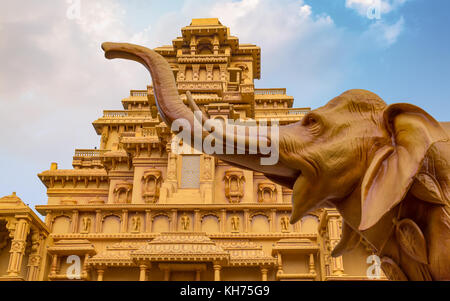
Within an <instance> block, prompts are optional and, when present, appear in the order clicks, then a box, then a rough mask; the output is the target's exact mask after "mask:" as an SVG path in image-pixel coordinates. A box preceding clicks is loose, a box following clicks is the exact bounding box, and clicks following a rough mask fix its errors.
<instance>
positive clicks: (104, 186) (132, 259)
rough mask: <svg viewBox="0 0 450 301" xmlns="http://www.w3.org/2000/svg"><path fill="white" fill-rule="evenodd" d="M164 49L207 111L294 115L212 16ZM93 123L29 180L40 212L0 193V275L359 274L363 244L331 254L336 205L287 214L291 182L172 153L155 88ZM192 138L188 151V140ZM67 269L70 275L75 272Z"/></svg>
mask: <svg viewBox="0 0 450 301" xmlns="http://www.w3.org/2000/svg"><path fill="white" fill-rule="evenodd" d="M155 50H156V51H157V52H158V53H159V54H161V55H162V56H163V57H165V58H166V59H167V61H168V62H169V64H170V66H171V67H172V70H173V73H174V76H175V78H176V81H177V85H178V90H179V93H180V97H181V98H182V99H183V100H186V95H185V92H186V91H190V92H191V93H192V96H193V98H194V100H195V102H196V103H197V104H198V105H199V107H200V108H201V109H202V110H204V111H205V112H207V113H208V114H209V116H211V118H219V119H223V120H227V119H235V120H236V119H244V120H245V119H254V120H256V121H258V120H262V119H268V120H270V119H277V120H279V123H280V124H288V123H292V122H297V121H299V120H301V119H302V117H303V116H304V115H305V114H306V113H307V112H308V111H309V110H310V109H309V108H293V103H294V99H293V97H292V96H289V95H287V94H286V89H284V88H279V89H278V88H277V89H258V88H255V86H254V80H255V79H259V78H260V75H261V74H260V73H261V60H260V55H261V49H260V48H259V47H257V46H255V45H250V44H240V43H239V40H238V38H237V37H234V36H232V35H230V31H229V28H227V27H226V26H223V25H222V24H221V23H220V22H219V20H217V19H193V20H192V23H191V24H190V25H189V26H186V27H184V28H182V29H181V37H178V38H176V39H174V40H173V41H172V45H170V46H162V47H158V48H156V49H155ZM122 104H123V107H124V110H120V111H111V110H106V111H104V112H103V116H101V117H100V118H99V119H97V120H96V121H94V122H93V126H94V129H95V131H96V133H97V134H98V135H99V136H100V143H99V147H98V149H77V150H75V155H74V157H73V169H69V170H63V169H58V166H57V164H56V163H51V165H50V169H49V170H46V171H43V172H42V173H40V174H39V175H38V176H39V178H40V180H41V181H42V183H43V184H44V185H45V186H46V187H47V195H48V203H47V204H46V205H39V206H36V209H37V211H38V212H39V213H41V214H42V215H43V216H45V223H44V222H42V221H41V220H40V219H39V217H37V215H35V214H34V213H33V212H32V210H30V209H29V208H28V207H27V206H26V205H24V204H23V202H22V201H21V200H20V199H19V198H18V197H17V196H16V195H15V194H13V195H11V196H8V197H4V198H2V199H0V276H1V275H3V278H2V279H8V280H10V279H23V280H73V279H79V280H98V281H102V280H105V281H106V280H263V281H264V280H355V279H359V280H365V279H369V278H368V277H367V275H366V274H367V273H366V271H367V269H368V268H369V266H370V264H369V263H368V262H367V258H368V256H369V255H371V251H370V250H369V249H368V248H367V247H366V245H365V244H364V243H361V244H360V245H359V246H358V247H357V248H356V249H354V250H353V251H352V252H350V253H348V254H345V255H344V256H342V257H338V258H333V257H331V255H330V253H331V250H332V249H333V247H334V246H335V245H336V244H337V242H338V241H339V239H340V236H341V226H342V220H341V217H340V216H339V214H338V212H337V211H336V210H335V209H333V208H329V209H320V210H317V211H314V212H310V213H309V214H308V215H306V216H305V217H303V218H302V219H301V221H299V222H298V223H296V224H294V225H291V224H289V216H290V213H291V195H292V191H291V190H290V189H287V188H285V187H282V186H280V185H278V184H275V183H273V182H271V181H269V180H268V179H267V178H266V177H264V176H263V175H262V174H260V173H257V172H252V171H248V170H243V169H239V168H234V167H231V166H229V165H228V164H226V163H224V162H222V161H220V160H218V159H216V158H214V157H213V156H210V155H206V154H203V153H199V152H195V151H192V150H191V149H189V151H188V150H186V151H185V152H183V151H181V152H179V153H175V152H173V151H172V148H171V143H172V140H173V139H174V136H173V134H172V133H171V131H170V129H169V128H168V127H167V126H166V125H165V123H164V122H163V121H162V119H161V117H160V116H159V113H158V110H157V108H156V103H155V95H154V92H153V89H152V86H148V87H147V89H144V90H131V92H130V95H129V96H128V97H126V98H124V99H123V100H122ZM189 148H190V147H189ZM74 275H75V276H76V277H74Z"/></svg>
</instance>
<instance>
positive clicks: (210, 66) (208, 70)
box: [206, 64, 214, 80]
mask: <svg viewBox="0 0 450 301" xmlns="http://www.w3.org/2000/svg"><path fill="white" fill-rule="evenodd" d="M213 66H214V65H213V64H206V80H213Z"/></svg>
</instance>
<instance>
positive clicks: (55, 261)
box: [50, 254, 58, 276]
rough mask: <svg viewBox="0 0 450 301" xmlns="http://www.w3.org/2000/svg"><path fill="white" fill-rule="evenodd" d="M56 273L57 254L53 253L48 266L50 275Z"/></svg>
mask: <svg viewBox="0 0 450 301" xmlns="http://www.w3.org/2000/svg"><path fill="white" fill-rule="evenodd" d="M56 274H58V255H56V254H54V255H53V258H52V266H51V268H50V275H52V276H55V275H56Z"/></svg>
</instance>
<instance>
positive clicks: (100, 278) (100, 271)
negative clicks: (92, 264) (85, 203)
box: [97, 269, 105, 281]
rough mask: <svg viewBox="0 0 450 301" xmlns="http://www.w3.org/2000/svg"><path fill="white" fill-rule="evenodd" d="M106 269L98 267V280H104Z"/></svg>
mask: <svg viewBox="0 0 450 301" xmlns="http://www.w3.org/2000/svg"><path fill="white" fill-rule="evenodd" d="M104 274H105V270H104V269H97V281H103V275H104Z"/></svg>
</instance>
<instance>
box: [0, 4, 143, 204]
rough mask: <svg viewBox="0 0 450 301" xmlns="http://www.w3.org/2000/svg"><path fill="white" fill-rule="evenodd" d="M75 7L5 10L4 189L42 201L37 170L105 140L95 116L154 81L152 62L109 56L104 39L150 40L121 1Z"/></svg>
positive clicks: (65, 163) (0, 84)
mask: <svg viewBox="0 0 450 301" xmlns="http://www.w3.org/2000/svg"><path fill="white" fill-rule="evenodd" d="M67 8H68V4H67V3H66V1H49V0H41V1H25V0H22V1H20V0H16V1H6V2H5V3H2V9H1V10H0V56H1V57H2V67H1V72H0V105H1V107H2V109H1V110H0V121H1V127H2V130H1V131H0V140H1V141H2V144H1V145H2V147H1V149H0V156H1V159H0V167H1V169H2V176H1V178H0V183H1V184H0V195H4V194H10V193H11V191H13V190H16V191H17V192H18V194H19V195H21V196H22V197H23V198H24V200H26V201H29V202H35V203H34V204H36V203H41V204H42V203H45V190H44V186H43V185H42V184H40V183H39V180H38V179H37V177H36V174H37V173H38V172H41V171H43V170H45V169H48V167H49V166H50V162H52V161H56V162H59V163H60V166H61V167H62V168H70V167H71V157H72V155H73V150H74V149H75V148H93V147H94V146H97V145H98V142H99V139H98V136H97V135H96V134H95V131H94V129H93V128H92V125H91V122H92V121H94V120H95V119H97V118H98V117H99V116H101V112H102V110H103V109H108V108H113V109H114V108H116V109H121V105H120V99H121V98H122V97H126V96H127V93H128V90H129V89H132V88H145V86H146V84H147V83H149V82H150V81H149V77H148V75H147V73H146V71H145V69H144V68H138V67H136V68H133V67H130V66H135V65H133V64H132V63H129V62H125V61H114V63H111V62H108V61H107V60H106V59H105V58H104V55H103V51H102V50H101V48H100V45H101V43H102V42H103V41H108V40H113V41H134V42H136V43H140V44H146V43H148V41H149V37H148V32H145V30H144V31H143V32H130V31H128V30H127V26H126V24H125V22H124V17H125V16H124V15H125V14H124V11H123V9H122V7H121V6H120V5H119V4H118V2H117V1H115V0H99V1H83V0H82V1H81V19H80V20H71V19H68V18H67V15H66V11H67ZM25 179H26V180H25Z"/></svg>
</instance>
